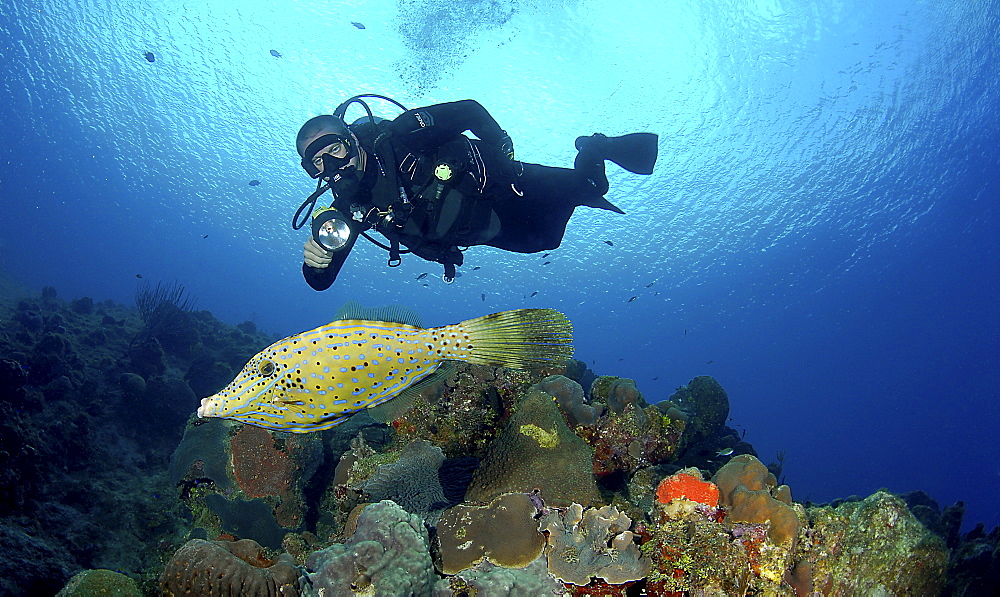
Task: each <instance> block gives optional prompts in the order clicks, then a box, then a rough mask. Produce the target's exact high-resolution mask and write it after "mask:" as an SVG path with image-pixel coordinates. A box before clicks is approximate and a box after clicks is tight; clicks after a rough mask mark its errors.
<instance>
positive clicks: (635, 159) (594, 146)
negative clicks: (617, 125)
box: [576, 133, 659, 174]
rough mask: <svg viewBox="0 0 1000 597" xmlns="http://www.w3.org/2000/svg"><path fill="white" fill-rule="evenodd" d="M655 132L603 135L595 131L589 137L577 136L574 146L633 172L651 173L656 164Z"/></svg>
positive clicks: (657, 138)
mask: <svg viewBox="0 0 1000 597" xmlns="http://www.w3.org/2000/svg"><path fill="white" fill-rule="evenodd" d="M658 140H659V136H658V135H657V134H656V133H629V134H627V135H622V136H620V137H605V136H604V135H602V134H600V133H597V134H594V135H591V136H589V137H577V139H576V148H577V149H579V150H580V151H581V153H582V152H584V151H587V152H594V153H596V154H597V155H598V156H599V157H601V158H602V159H605V160H611V161H612V162H614V163H616V164H618V165H619V166H621V167H622V168H624V169H626V170H628V171H629V172H632V173H633V174H652V173H653V166H655V165H656V157H657V151H658V149H657V141H658Z"/></svg>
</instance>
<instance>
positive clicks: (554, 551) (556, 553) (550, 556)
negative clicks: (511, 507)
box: [538, 504, 652, 586]
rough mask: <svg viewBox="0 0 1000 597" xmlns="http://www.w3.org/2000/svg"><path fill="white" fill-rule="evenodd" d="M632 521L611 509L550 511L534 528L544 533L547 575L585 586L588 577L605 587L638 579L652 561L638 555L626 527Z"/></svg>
mask: <svg viewBox="0 0 1000 597" xmlns="http://www.w3.org/2000/svg"><path fill="white" fill-rule="evenodd" d="M631 526H632V520H631V519H630V518H629V517H628V516H626V515H625V514H624V513H623V512H619V511H618V509H617V508H615V507H614V506H602V507H600V508H589V509H587V510H586V511H584V509H583V506H581V505H580V504H573V505H571V506H570V507H569V508H568V509H566V511H565V512H560V511H559V510H552V511H551V512H549V513H548V514H546V515H545V516H543V517H542V518H541V520H539V522H538V528H539V529H540V530H542V531H545V532H546V533H548V545H547V546H546V548H545V557H546V559H547V561H548V565H549V573H550V574H552V575H553V576H555V577H556V578H558V579H559V580H562V581H563V582H566V583H572V584H575V585H580V586H583V585H587V584H589V583H590V580H591V577H597V578H602V579H604V580H605V581H607V582H608V583H609V584H622V583H626V582H629V581H633V580H639V579H641V578H643V577H645V576H646V575H647V574H649V571H650V568H651V566H652V562H651V561H650V560H649V558H647V557H645V556H643V555H642V554H641V553H640V552H639V548H638V547H637V546H636V545H635V543H634V541H633V539H634V535H633V534H632V532H631V531H629V528H630V527H631Z"/></svg>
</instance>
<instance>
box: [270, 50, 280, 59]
mask: <svg viewBox="0 0 1000 597" xmlns="http://www.w3.org/2000/svg"><path fill="white" fill-rule="evenodd" d="M271 56H274V57H275V58H281V52H279V51H277V50H271Z"/></svg>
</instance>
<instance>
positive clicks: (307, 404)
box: [198, 303, 573, 433]
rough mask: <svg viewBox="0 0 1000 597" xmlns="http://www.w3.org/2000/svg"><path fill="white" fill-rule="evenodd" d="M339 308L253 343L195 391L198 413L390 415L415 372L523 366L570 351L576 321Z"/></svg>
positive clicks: (290, 425)
mask: <svg viewBox="0 0 1000 597" xmlns="http://www.w3.org/2000/svg"><path fill="white" fill-rule="evenodd" d="M338 316H339V319H337V320H335V321H333V322H332V323H329V324H327V325H323V326H320V327H318V328H316V329H313V330H309V331H307V332H302V333H300V334H295V335H293V336H289V337H287V338H285V339H283V340H279V341H277V342H275V343H274V344H272V345H271V346H269V347H267V348H265V349H264V350H262V351H261V352H259V353H257V354H256V355H255V356H254V357H253V358H251V359H250V360H249V361H248V362H247V364H246V365H245V366H244V367H243V370H242V371H240V372H239V373H238V374H237V376H236V378H235V379H234V380H233V381H232V382H230V383H229V385H227V386H226V387H225V388H223V389H222V390H220V391H219V392H218V393H216V394H214V395H212V396H209V397H208V398H203V399H202V400H201V406H199V407H198V417H199V418H204V417H219V418H224V419H232V420H235V421H240V422H241V423H246V424H248V425H256V426H258V427H263V428H265V429H273V430H275V431H291V432H294V433H309V432H312V431H322V430H324V429H329V428H331V427H333V426H335V425H337V424H339V423H342V422H344V421H346V420H347V419H348V418H349V417H351V416H352V415H354V414H355V413H358V412H360V411H362V410H365V409H368V413H369V414H370V415H371V416H372V418H374V419H375V420H376V421H379V422H381V423H387V422H389V421H392V420H394V419H396V418H398V417H399V416H401V415H402V414H403V413H404V412H406V411H407V410H409V408H410V407H411V406H412V405H413V401H414V400H415V399H416V398H417V396H419V395H420V389H422V386H423V385H424V384H422V383H421V382H424V381H425V380H426V382H427V383H431V382H433V381H435V380H436V379H441V378H442V377H443V376H446V375H449V374H450V373H451V372H452V371H453V368H452V367H448V366H446V367H444V368H443V369H442V370H441V371H439V370H438V369H439V368H441V367H442V365H446V364H447V363H451V362H454V361H460V362H466V363H473V364H480V365H490V366H494V367H509V368H512V369H525V368H529V367H540V366H546V365H550V364H552V363H562V362H564V361H565V360H566V359H567V358H568V357H569V356H570V355H572V354H573V346H572V342H573V326H572V324H571V323H570V321H569V320H568V319H567V318H566V316H565V315H563V314H562V313H560V312H558V311H555V310H553V309H517V310H514V311H504V312H501V313H494V314H492V315H486V316H483V317H477V318H475V319H469V320H466V321H462V322H460V323H456V324H454V325H447V326H443V327H436V328H429V329H424V328H423V327H421V326H420V324H419V317H418V316H417V315H416V314H415V313H413V312H412V311H410V310H408V309H405V308H401V307H395V308H392V307H389V308H381V309H365V308H364V307H362V306H361V305H359V304H357V303H348V304H347V305H345V306H344V307H343V308H342V309H341V311H340V312H339V313H338ZM418 351H419V353H418ZM406 355H409V356H406ZM404 357H405V358H404ZM348 359H349V360H348ZM435 373H436V375H433V374H435ZM307 380H308V383H306V381H307Z"/></svg>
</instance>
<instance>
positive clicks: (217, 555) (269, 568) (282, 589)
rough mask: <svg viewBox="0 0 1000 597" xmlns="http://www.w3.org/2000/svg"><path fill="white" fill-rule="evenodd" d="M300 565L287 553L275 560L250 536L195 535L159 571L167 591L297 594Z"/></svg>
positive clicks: (166, 593)
mask: <svg viewBox="0 0 1000 597" xmlns="http://www.w3.org/2000/svg"><path fill="white" fill-rule="evenodd" d="M298 577H299V573H298V569H297V568H296V567H295V565H294V564H293V563H292V562H291V558H290V557H289V556H288V555H287V554H282V556H280V557H279V558H277V559H275V560H272V559H270V558H268V557H267V555H266V554H265V553H264V551H263V549H262V548H261V546H260V545H258V544H257V543H256V542H254V541H251V540H250V539H241V540H239V541H203V540H201V539H192V540H191V541H188V542H187V543H185V544H184V546H183V547H181V548H180V549H179V550H177V552H176V553H174V556H173V557H172V558H171V559H170V561H169V562H167V565H166V567H165V568H164V569H163V573H162V574H161V575H160V590H161V591H162V592H163V594H164V595H166V596H168V597H173V596H174V595H298V594H299V591H298Z"/></svg>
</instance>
